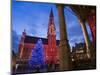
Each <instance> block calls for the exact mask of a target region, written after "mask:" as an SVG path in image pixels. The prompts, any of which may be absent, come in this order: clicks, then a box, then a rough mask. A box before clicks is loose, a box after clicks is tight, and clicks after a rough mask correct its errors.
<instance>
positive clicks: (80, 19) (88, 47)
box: [79, 18, 92, 58]
mask: <svg viewBox="0 0 100 75" xmlns="http://www.w3.org/2000/svg"><path fill="white" fill-rule="evenodd" d="M79 22H80V25H81V27H82V31H83V35H84V39H85V43H86V48H87V50H86V55H87V57H88V58H90V57H91V54H90V50H91V48H92V47H91V46H92V45H91V42H90V38H89V35H88V32H87V29H86V25H85V21H84V20H83V19H82V18H79Z"/></svg>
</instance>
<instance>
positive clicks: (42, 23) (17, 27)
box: [12, 1, 92, 53]
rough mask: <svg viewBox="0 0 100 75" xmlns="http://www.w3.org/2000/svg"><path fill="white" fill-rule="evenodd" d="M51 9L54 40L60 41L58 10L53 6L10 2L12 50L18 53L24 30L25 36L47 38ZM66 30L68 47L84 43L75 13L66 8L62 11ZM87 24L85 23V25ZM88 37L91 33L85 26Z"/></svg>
mask: <svg viewBox="0 0 100 75" xmlns="http://www.w3.org/2000/svg"><path fill="white" fill-rule="evenodd" d="M51 9H52V10H53V14H54V22H55V27H56V39H60V38H59V37H60V33H59V18H58V10H57V8H56V5H55V4H49V3H36V2H18V1H13V2H12V49H13V50H14V52H15V53H17V52H18V44H19V41H20V38H21V35H22V32H23V31H24V29H26V33H27V35H30V36H37V37H43V38H47V30H48V21H49V15H50V11H51ZM64 12H65V20H66V28H67V34H68V40H69V44H70V46H71V47H72V46H75V43H80V42H84V37H83V33H82V29H81V26H80V24H79V22H78V19H77V17H76V16H75V13H74V12H73V11H72V10H71V9H70V8H69V7H68V6H66V7H65V9H64ZM86 24H87V23H86ZM87 29H88V33H89V36H90V38H91V40H92V37H91V32H90V29H89V27H88V24H87Z"/></svg>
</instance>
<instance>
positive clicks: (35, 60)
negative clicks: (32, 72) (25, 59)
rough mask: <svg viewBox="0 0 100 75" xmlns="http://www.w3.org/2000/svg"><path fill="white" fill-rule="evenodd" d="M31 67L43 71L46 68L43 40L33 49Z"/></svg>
mask: <svg viewBox="0 0 100 75" xmlns="http://www.w3.org/2000/svg"><path fill="white" fill-rule="evenodd" d="M29 65H30V67H31V68H33V69H37V68H38V69H41V68H43V67H44V66H45V61H44V49H43V44H42V40H41V39H39V40H38V41H37V43H36V45H35V47H34V48H33V49H32V56H31V58H30V60H29Z"/></svg>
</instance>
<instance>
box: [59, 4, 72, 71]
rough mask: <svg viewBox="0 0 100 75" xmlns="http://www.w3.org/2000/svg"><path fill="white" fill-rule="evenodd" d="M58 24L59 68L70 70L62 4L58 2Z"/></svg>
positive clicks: (68, 47)
mask: <svg viewBox="0 0 100 75" xmlns="http://www.w3.org/2000/svg"><path fill="white" fill-rule="evenodd" d="M57 7H58V14H59V25H60V51H59V58H60V70H70V68H71V66H70V65H71V58H70V46H69V44H68V38H67V33H66V24H65V18H64V6H63V5H60V4H58V5H57Z"/></svg>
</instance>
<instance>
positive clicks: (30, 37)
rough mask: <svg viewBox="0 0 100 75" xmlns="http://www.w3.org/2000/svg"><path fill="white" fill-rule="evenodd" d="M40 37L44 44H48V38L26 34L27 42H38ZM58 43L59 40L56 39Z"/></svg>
mask: <svg viewBox="0 0 100 75" xmlns="http://www.w3.org/2000/svg"><path fill="white" fill-rule="evenodd" d="M38 39H41V40H42V42H43V44H48V39H47V38H41V37H34V36H29V35H26V36H25V40H24V42H25V43H36V42H37V41H38ZM56 42H57V45H59V40H56Z"/></svg>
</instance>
